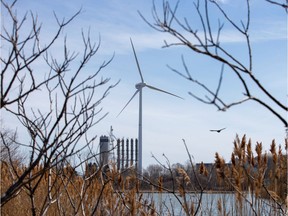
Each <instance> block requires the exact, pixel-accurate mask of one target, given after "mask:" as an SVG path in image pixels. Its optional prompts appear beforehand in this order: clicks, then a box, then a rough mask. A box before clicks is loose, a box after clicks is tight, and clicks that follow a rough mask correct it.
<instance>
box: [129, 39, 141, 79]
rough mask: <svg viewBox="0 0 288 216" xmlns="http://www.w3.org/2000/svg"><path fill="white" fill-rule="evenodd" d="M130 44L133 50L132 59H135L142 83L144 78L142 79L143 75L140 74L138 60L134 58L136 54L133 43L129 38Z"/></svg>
mask: <svg viewBox="0 0 288 216" xmlns="http://www.w3.org/2000/svg"><path fill="white" fill-rule="evenodd" d="M130 42H131V45H132V49H133V53H134V57H135V60H136V64H137V67H138V71H139V74H140V77H141V81H142V82H144V78H143V75H142V72H141V69H140V65H139V62H138V59H137V56H136V52H135V49H134V45H133V42H132V39H131V38H130Z"/></svg>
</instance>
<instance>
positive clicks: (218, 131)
mask: <svg viewBox="0 0 288 216" xmlns="http://www.w3.org/2000/svg"><path fill="white" fill-rule="evenodd" d="M225 129H226V128H221V129H218V130H210V131H211V132H217V133H220V132H221V131H222V130H225Z"/></svg>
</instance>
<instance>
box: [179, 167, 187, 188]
mask: <svg viewBox="0 0 288 216" xmlns="http://www.w3.org/2000/svg"><path fill="white" fill-rule="evenodd" d="M178 172H179V174H180V175H181V176H182V177H183V179H184V182H185V184H186V185H188V184H189V183H190V177H189V176H188V174H187V172H186V171H185V170H184V169H182V168H178Z"/></svg>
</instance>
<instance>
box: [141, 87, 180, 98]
mask: <svg viewBox="0 0 288 216" xmlns="http://www.w3.org/2000/svg"><path fill="white" fill-rule="evenodd" d="M146 87H148V88H150V89H153V90H156V91H160V92H163V93H166V94H169V95H172V96H174V97H177V98H180V99H183V100H184V98H182V97H180V96H178V95H175V94H172V93H170V92H167V91H164V90H162V89H159V88H156V87H154V86H150V85H147V84H146Z"/></svg>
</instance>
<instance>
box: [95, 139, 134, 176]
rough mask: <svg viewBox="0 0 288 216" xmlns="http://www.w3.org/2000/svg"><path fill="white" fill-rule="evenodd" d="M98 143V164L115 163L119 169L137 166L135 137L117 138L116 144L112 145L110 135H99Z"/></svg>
mask: <svg viewBox="0 0 288 216" xmlns="http://www.w3.org/2000/svg"><path fill="white" fill-rule="evenodd" d="M99 145H100V157H99V158H100V160H99V162H100V166H106V165H108V166H109V165H111V164H116V167H117V170H119V171H123V170H125V169H127V168H131V167H137V163H138V153H139V152H138V140H137V139H126V140H124V139H121V140H120V139H117V143H116V146H114V144H113V140H111V137H108V136H101V137H100V144H99ZM115 152H116V154H115Z"/></svg>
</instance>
